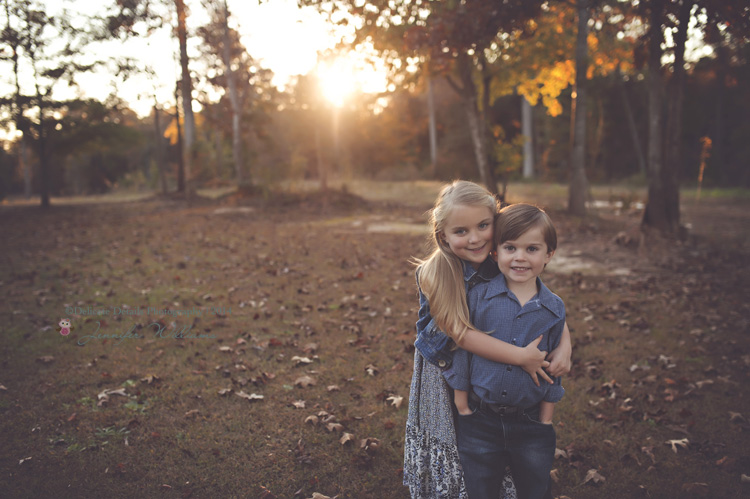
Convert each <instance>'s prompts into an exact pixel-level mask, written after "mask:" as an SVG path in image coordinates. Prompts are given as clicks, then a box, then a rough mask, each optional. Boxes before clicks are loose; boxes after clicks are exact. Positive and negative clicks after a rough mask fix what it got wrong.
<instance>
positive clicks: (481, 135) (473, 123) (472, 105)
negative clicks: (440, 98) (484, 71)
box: [452, 54, 498, 196]
mask: <svg viewBox="0 0 750 499" xmlns="http://www.w3.org/2000/svg"><path fill="white" fill-rule="evenodd" d="M456 63H457V68H458V72H459V75H460V77H461V83H462V84H463V88H462V89H461V91H459V94H460V95H461V97H462V99H461V100H462V102H463V104H464V109H465V111H466V117H467V120H468V122H469V131H470V132H471V141H472V144H473V145H474V157H475V159H476V162H477V169H478V170H479V178H480V179H481V180H482V183H483V184H484V185H485V187H487V189H488V190H489V191H490V192H491V193H492V194H494V195H496V196H497V195H498V190H497V180H496V179H495V174H494V172H493V171H492V168H491V167H490V164H489V162H488V161H487V158H488V155H487V151H488V147H487V134H486V133H485V126H484V125H483V124H482V115H481V113H480V111H479V105H478V104H479V103H478V98H479V97H478V95H477V87H476V85H475V84H474V78H473V75H472V68H471V61H470V60H469V56H468V55H467V54H460V55H459V56H458V59H457V61H456ZM452 86H453V88H454V89H456V87H455V86H454V85H452Z"/></svg>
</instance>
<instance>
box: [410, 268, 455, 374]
mask: <svg viewBox="0 0 750 499" xmlns="http://www.w3.org/2000/svg"><path fill="white" fill-rule="evenodd" d="M417 289H418V291H419V317H418V319H417V339H416V341H415V342H414V346H415V347H416V349H417V350H419V353H421V354H422V356H423V357H424V358H425V359H426V360H427V361H428V362H430V363H431V364H434V365H436V366H438V367H440V368H441V369H446V368H448V367H450V365H451V363H452V362H453V345H454V343H453V340H452V339H451V338H450V337H449V336H448V335H446V334H445V333H444V332H443V331H441V330H440V328H439V327H438V326H437V324H435V320H434V319H433V318H432V315H431V314H430V302H429V301H428V300H427V297H426V296H425V295H424V293H422V288H421V287H420V286H419V270H417Z"/></svg>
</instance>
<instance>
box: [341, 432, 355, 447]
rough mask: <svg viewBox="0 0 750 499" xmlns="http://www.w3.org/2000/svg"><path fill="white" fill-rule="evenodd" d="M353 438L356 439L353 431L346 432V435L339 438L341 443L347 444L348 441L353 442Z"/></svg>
mask: <svg viewBox="0 0 750 499" xmlns="http://www.w3.org/2000/svg"><path fill="white" fill-rule="evenodd" d="M352 440H354V435H352V434H351V433H346V432H344V435H343V436H342V437H341V438H340V439H339V442H340V443H341V445H346V444H347V443H348V442H351V441H352Z"/></svg>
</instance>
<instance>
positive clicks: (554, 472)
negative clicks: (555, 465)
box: [549, 469, 560, 483]
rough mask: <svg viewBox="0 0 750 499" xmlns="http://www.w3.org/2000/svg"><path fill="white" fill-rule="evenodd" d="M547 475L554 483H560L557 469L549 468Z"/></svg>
mask: <svg viewBox="0 0 750 499" xmlns="http://www.w3.org/2000/svg"><path fill="white" fill-rule="evenodd" d="M549 477H550V478H551V479H552V481H553V482H555V483H560V472H559V471H558V470H557V469H554V470H550V472H549Z"/></svg>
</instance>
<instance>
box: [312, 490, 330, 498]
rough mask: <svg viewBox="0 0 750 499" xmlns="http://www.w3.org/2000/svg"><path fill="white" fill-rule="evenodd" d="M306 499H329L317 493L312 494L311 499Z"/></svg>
mask: <svg viewBox="0 0 750 499" xmlns="http://www.w3.org/2000/svg"><path fill="white" fill-rule="evenodd" d="M308 499H331V498H330V497H328V496H324V495H323V494H320V493H318V492H313V495H312V497H309V498H308Z"/></svg>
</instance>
